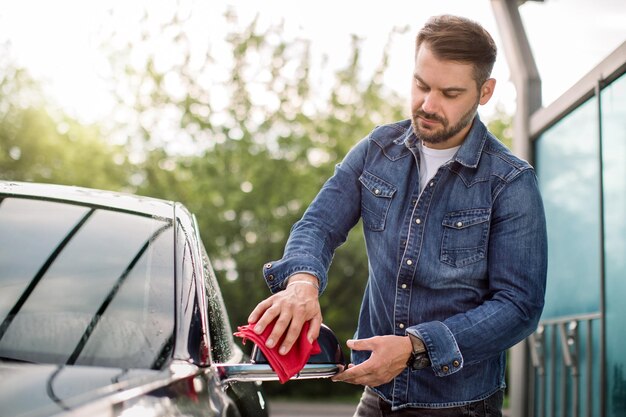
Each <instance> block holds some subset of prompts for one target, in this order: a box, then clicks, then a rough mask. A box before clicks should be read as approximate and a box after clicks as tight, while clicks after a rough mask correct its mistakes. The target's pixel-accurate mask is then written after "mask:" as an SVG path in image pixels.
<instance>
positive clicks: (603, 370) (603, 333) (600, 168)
mask: <svg viewBox="0 0 626 417" xmlns="http://www.w3.org/2000/svg"><path fill="white" fill-rule="evenodd" d="M601 90H602V80H598V82H597V84H596V87H595V95H596V99H597V102H598V171H599V172H598V186H599V187H600V189H599V191H598V193H599V195H598V199H599V206H600V207H599V210H600V230H599V232H600V314H601V315H602V317H601V318H600V415H601V416H605V415H606V400H607V392H606V292H605V291H606V282H605V280H606V278H605V252H604V250H605V242H604V175H603V174H604V163H603V157H602V153H603V147H602V96H601Z"/></svg>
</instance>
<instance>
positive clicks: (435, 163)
mask: <svg viewBox="0 0 626 417" xmlns="http://www.w3.org/2000/svg"><path fill="white" fill-rule="evenodd" d="M460 147H461V146H460V145H459V146H455V147H454V148H448V149H432V148H428V147H426V146H424V144H423V143H422V142H420V143H419V145H418V149H419V152H420V193H421V192H422V190H423V189H424V187H426V184H427V183H428V181H430V179H431V178H432V177H434V176H435V174H436V173H437V170H438V169H439V167H440V166H442V165H443V164H445V163H446V162H448V161H449V160H450V159H452V158H453V157H454V154H456V151H458V150H459V148H460Z"/></svg>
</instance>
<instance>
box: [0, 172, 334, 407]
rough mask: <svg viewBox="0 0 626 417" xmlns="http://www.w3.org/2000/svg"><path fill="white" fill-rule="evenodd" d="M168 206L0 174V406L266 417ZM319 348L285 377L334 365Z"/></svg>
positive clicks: (254, 371) (186, 222) (212, 291)
mask: <svg viewBox="0 0 626 417" xmlns="http://www.w3.org/2000/svg"><path fill="white" fill-rule="evenodd" d="M232 333H233V332H232V329H231V328H230V325H229V322H228V316H227V313H226V309H225V306H224V302H223V300H222V297H221V294H220V290H219V287H218V283H217V280H216V277H215V274H214V272H213V269H212V267H211V262H210V260H209V257H208V255H207V253H206V251H205V249H204V246H203V244H202V242H201V240H200V236H199V234H198V228H197V225H196V222H195V218H194V216H193V215H192V214H190V213H189V211H188V210H187V209H186V208H185V207H184V206H183V205H182V204H180V203H175V202H170V201H163V200H157V199H152V198H145V197H138V196H134V195H127V194H120V193H112V192H105V191H99V190H92V189H85V188H77V187H67V186H57V185H44V184H28V183H11V182H0V416H2V417H4V416H50V415H63V416H66V415H81V416H100V415H102V416H173V415H185V416H267V415H268V411H267V409H268V407H267V403H266V399H265V397H264V395H263V391H262V388H261V384H260V382H259V381H263V380H277V376H276V374H275V373H274V372H273V371H272V370H271V368H270V366H269V365H268V364H267V363H266V362H265V361H264V360H263V359H264V358H263V356H262V354H260V353H253V355H254V356H255V358H256V360H255V361H253V363H250V362H249V361H247V359H246V356H245V355H244V353H243V352H242V350H241V349H240V348H239V347H238V346H237V345H236V344H235V343H234V341H233V335H232ZM320 342H321V345H322V349H323V352H322V354H320V355H317V356H315V357H312V358H311V360H310V361H309V363H308V364H307V365H306V366H305V368H304V369H303V370H302V371H301V373H300V374H299V375H297V377H299V378H320V377H328V376H331V375H333V374H335V373H336V372H337V371H338V369H339V363H341V362H342V361H343V358H342V356H341V350H340V348H339V347H338V346H339V345H338V343H337V340H336V338H334V335H333V334H332V332H331V331H330V330H328V329H327V328H324V329H323V333H322V337H321V338H320Z"/></svg>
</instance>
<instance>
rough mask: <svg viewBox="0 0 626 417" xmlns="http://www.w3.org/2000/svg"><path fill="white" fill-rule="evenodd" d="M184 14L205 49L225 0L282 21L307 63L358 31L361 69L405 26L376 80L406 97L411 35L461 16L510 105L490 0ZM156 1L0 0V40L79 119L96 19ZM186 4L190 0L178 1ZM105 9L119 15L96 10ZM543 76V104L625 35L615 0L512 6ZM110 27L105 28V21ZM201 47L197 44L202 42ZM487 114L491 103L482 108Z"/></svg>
mask: <svg viewBox="0 0 626 417" xmlns="http://www.w3.org/2000/svg"><path fill="white" fill-rule="evenodd" d="M178 3H181V4H183V7H190V8H191V10H192V13H193V19H192V25H193V26H194V27H193V28H190V29H189V30H190V31H191V32H194V33H197V34H198V36H197V38H198V39H201V40H202V42H203V43H206V41H207V39H208V42H209V44H210V45H211V46H212V50H214V51H218V52H219V50H220V45H222V46H221V47H222V48H223V42H224V41H223V36H224V34H225V33H226V25H225V22H224V18H223V13H224V11H225V10H226V8H227V7H229V6H231V7H234V8H235V10H236V12H237V14H238V16H239V18H240V19H239V20H240V22H241V23H242V26H243V25H244V24H246V23H248V22H250V20H251V19H252V18H253V17H254V16H255V15H257V14H258V15H259V16H260V22H261V24H262V25H268V24H276V23H279V22H281V21H283V20H284V22H285V34H286V35H289V36H293V37H300V38H308V39H311V40H312V47H313V51H312V52H313V60H314V61H313V62H314V64H315V63H316V62H317V63H318V64H319V65H320V67H321V62H322V61H323V59H322V57H323V56H324V55H326V56H327V58H328V65H329V66H330V67H334V68H338V67H341V66H343V65H345V64H346V63H347V58H348V57H347V51H349V45H350V36H351V34H356V35H358V36H359V37H361V38H362V39H363V43H362V46H363V49H362V51H363V55H364V56H363V58H364V71H365V72H366V73H367V71H372V70H373V68H374V67H375V66H376V65H377V63H378V62H379V59H380V57H381V53H382V50H383V47H384V45H385V44H386V41H387V37H388V35H389V33H390V32H391V30H392V28H393V27H404V26H408V28H409V31H408V32H407V33H406V34H404V35H399V36H396V38H394V39H395V41H394V43H393V45H392V46H391V51H390V54H391V55H390V56H391V67H390V70H389V72H388V74H387V77H386V79H385V84H386V85H387V86H388V87H389V88H392V89H394V90H396V91H398V92H399V93H400V94H401V95H403V96H405V97H408V94H409V82H410V77H411V71H412V65H413V61H412V59H413V55H412V54H413V39H414V35H415V33H416V31H417V30H418V29H419V28H420V27H421V26H422V24H423V23H424V21H425V20H426V19H427V18H428V17H429V16H431V15H434V14H441V13H452V14H460V15H464V16H467V17H469V18H472V19H474V20H477V21H479V22H480V23H481V24H483V26H485V27H486V28H487V30H489V31H490V32H491V34H492V35H493V36H494V38H495V39H496V42H497V43H498V46H499V48H500V54H499V57H498V61H497V63H496V67H495V69H494V74H493V75H494V77H495V78H496V79H497V80H498V86H497V88H496V94H495V95H494V98H493V99H492V102H491V105H492V106H493V105H495V104H496V103H498V102H500V103H502V104H503V105H504V106H505V108H506V109H507V110H508V111H510V112H512V111H514V108H515V104H514V103H515V90H514V88H513V86H512V84H511V83H510V82H509V69H508V66H507V63H506V59H505V54H504V51H503V50H502V44H501V42H500V37H499V33H498V29H497V25H496V23H495V20H494V15H493V12H492V9H491V2H490V1H489V0H472V1H468V0H419V1H417V0H388V1H386V2H372V3H371V4H372V5H376V7H370V6H363V5H364V4H366V3H364V2H362V1H355V0H332V1H331V0H317V1H315V2H300V1H293V0H263V1H258V0H238V1H237V0H233V1H226V0H213V1H205V0H197V1H193V0H190V1H179V2H178ZM174 4H177V3H175V2H174V1H165V0H153V1H150V0H141V1H139V0H131V1H127V0H101V1H84V0H55V1H49V0H17V1H16V0H0V42H3V41H5V40H7V39H8V40H10V42H11V45H12V46H11V53H12V54H13V56H14V58H15V59H16V60H17V62H18V63H20V64H21V65H23V66H25V67H27V68H28V69H29V70H30V72H31V73H32V74H33V75H34V76H35V77H36V78H38V79H40V80H43V81H44V82H45V85H46V91H47V92H48V94H49V95H50V96H52V97H53V98H54V99H55V100H56V101H57V102H58V103H59V104H60V105H62V106H63V107H64V108H65V109H66V110H67V111H68V113H69V114H71V115H74V116H77V117H79V118H80V119H81V120H83V121H93V120H97V119H98V118H102V117H104V115H106V114H107V112H108V109H109V108H110V107H111V106H112V101H111V99H110V96H109V95H108V93H107V90H106V87H105V85H104V83H103V82H102V80H101V77H100V75H101V74H102V68H104V65H103V64H104V63H105V62H106V61H105V58H104V57H103V56H102V53H101V52H100V51H99V49H98V43H99V41H100V38H99V32H100V31H102V29H103V28H102V22H103V21H106V22H113V23H112V24H115V25H118V27H117V29H118V30H121V31H124V30H125V29H126V30H131V29H133V28H134V27H135V26H136V24H137V22H138V20H139V18H140V17H141V13H142V8H144V7H145V8H148V9H149V10H150V11H151V12H152V11H156V12H159V10H163V9H166V10H167V9H171V7H172V5H174ZM187 5H190V6H187ZM110 9H115V11H116V14H117V16H121V17H118V18H117V19H116V20H114V21H111V20H110V19H109V20H107V19H105V18H104V16H106V14H107V13H108V11H109V10H110ZM520 11H521V14H522V19H523V21H524V25H525V27H526V31H527V34H528V37H529V39H530V42H531V47H532V49H533V52H534V54H535V59H536V62H537V65H538V68H539V72H540V75H541V77H542V83H543V90H544V91H543V100H544V105H545V104H549V103H550V102H552V101H553V100H554V99H556V98H557V97H558V96H560V95H561V94H562V93H563V92H565V91H566V90H567V89H568V88H569V87H571V85H573V83H574V82H575V81H577V80H578V79H579V78H580V77H582V76H583V75H584V74H586V73H587V72H588V71H589V70H590V69H592V68H593V67H594V66H595V65H596V64H597V63H598V62H599V61H600V60H601V59H602V58H603V57H605V56H606V55H607V54H608V53H610V52H611V51H613V50H614V49H615V48H617V47H618V46H619V45H620V44H621V43H622V42H624V41H625V40H626V1H624V0H546V1H545V2H533V1H530V2H527V3H526V4H524V5H522V6H521V7H520ZM105 29H109V30H110V28H105ZM205 46H206V45H205ZM485 111H486V112H487V113H489V112H490V111H492V108H491V110H490V108H489V107H488V108H486V109H485Z"/></svg>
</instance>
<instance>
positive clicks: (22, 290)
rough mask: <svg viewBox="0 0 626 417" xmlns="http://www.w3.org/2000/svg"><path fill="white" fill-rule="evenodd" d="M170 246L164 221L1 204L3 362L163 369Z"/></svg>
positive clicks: (170, 321) (169, 326) (170, 296)
mask: <svg viewBox="0 0 626 417" xmlns="http://www.w3.org/2000/svg"><path fill="white" fill-rule="evenodd" d="M0 198H1V197H0ZM173 245H174V232H173V227H172V221H171V220H169V219H161V218H153V217H150V216H145V215H141V214H133V213H127V212H122V211H116V210H107V209H103V208H94V207H88V206H84V205H78V204H72V203H67V202H57V201H47V200H38V199H28V198H15V197H8V198H4V199H2V200H0V358H2V359H4V360H15V361H28V362H38V363H40V362H41V363H55V364H81V365H94V366H114V367H120V368H160V367H161V366H162V365H163V363H164V361H165V360H166V358H167V357H168V356H169V355H168V354H169V352H170V351H171V348H172V334H173V329H174V270H175V269H174V247H173Z"/></svg>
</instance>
